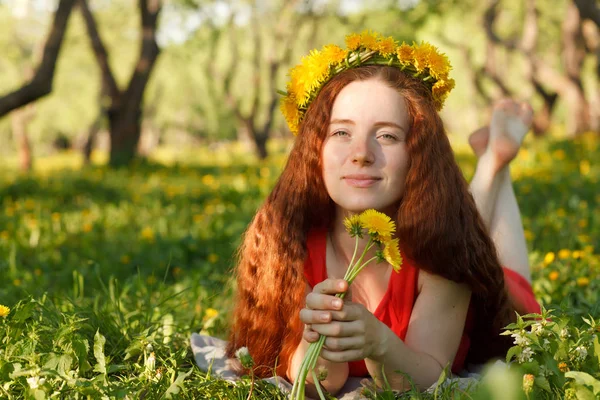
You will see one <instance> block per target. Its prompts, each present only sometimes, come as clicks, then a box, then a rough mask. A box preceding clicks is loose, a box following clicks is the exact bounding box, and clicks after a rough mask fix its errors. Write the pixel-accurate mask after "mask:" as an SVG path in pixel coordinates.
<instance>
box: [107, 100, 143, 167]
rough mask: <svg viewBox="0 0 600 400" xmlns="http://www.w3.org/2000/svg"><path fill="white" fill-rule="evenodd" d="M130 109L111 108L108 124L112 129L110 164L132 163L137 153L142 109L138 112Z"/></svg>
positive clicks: (116, 165) (118, 165)
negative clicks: (129, 110)
mask: <svg viewBox="0 0 600 400" xmlns="http://www.w3.org/2000/svg"><path fill="white" fill-rule="evenodd" d="M127 111H128V110H118V111H114V110H110V111H109V112H108V124H109V129H110V165H111V166H112V167H123V166H126V165H128V164H130V163H131V162H132V161H133V160H134V158H135V155H136V150H137V147H138V143H139V141H140V133H141V115H142V112H141V110H140V109H138V110H137V112H127Z"/></svg>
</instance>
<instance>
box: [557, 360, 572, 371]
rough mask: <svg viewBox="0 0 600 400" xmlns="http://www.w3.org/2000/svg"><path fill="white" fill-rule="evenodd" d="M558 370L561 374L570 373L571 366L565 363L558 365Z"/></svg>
mask: <svg viewBox="0 0 600 400" xmlns="http://www.w3.org/2000/svg"><path fill="white" fill-rule="evenodd" d="M558 369H559V370H560V372H569V366H568V365H567V363H566V362H564V361H562V362H559V363H558Z"/></svg>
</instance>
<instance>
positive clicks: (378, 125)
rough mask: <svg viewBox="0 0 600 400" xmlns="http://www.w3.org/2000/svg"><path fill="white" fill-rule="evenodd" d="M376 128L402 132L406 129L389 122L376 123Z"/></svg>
mask: <svg viewBox="0 0 600 400" xmlns="http://www.w3.org/2000/svg"><path fill="white" fill-rule="evenodd" d="M374 126H375V127H376V128H383V127H392V128H396V129H399V130H401V131H402V132H404V131H405V129H404V127H402V126H400V125H398V124H396V123H395V122H387V121H380V122H376V123H375V125H374Z"/></svg>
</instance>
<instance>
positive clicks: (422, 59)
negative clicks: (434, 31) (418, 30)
mask: <svg viewBox="0 0 600 400" xmlns="http://www.w3.org/2000/svg"><path fill="white" fill-rule="evenodd" d="M413 48H414V50H413V55H414V66H415V68H416V69H417V71H418V72H422V71H424V70H425V68H427V67H428V66H429V57H430V55H431V53H432V52H433V46H432V45H430V44H429V43H425V42H422V43H421V45H417V44H413Z"/></svg>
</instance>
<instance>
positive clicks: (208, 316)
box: [204, 308, 219, 321]
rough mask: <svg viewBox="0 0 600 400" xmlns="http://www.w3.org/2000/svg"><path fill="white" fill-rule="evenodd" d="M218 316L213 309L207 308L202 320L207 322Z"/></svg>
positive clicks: (217, 312)
mask: <svg viewBox="0 0 600 400" xmlns="http://www.w3.org/2000/svg"><path fill="white" fill-rule="evenodd" d="M218 315H219V311H217V310H215V309H214V308H207V309H206V311H205V312H204V320H205V321H206V320H208V319H211V318H215V317H217V316H218Z"/></svg>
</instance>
